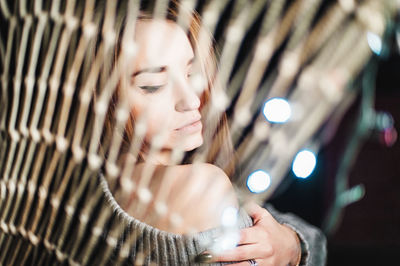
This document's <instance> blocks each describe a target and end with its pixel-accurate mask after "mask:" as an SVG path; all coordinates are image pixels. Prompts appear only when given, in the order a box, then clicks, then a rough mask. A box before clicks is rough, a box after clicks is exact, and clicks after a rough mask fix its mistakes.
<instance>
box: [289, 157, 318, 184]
mask: <svg viewBox="0 0 400 266" xmlns="http://www.w3.org/2000/svg"><path fill="white" fill-rule="evenodd" d="M316 164H317V158H316V157H315V154H314V153H313V152H311V151H309V150H301V151H300V152H299V153H297V155H296V157H295V158H294V160H293V165H292V171H293V173H294V174H295V175H296V176H297V177H300V178H307V177H308V176H309V175H310V174H311V173H312V172H313V171H314V168H315V165H316Z"/></svg>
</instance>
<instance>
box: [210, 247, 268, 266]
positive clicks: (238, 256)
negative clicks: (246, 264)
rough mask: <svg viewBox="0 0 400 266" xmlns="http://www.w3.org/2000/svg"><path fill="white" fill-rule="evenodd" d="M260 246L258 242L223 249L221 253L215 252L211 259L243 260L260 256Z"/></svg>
mask: <svg viewBox="0 0 400 266" xmlns="http://www.w3.org/2000/svg"><path fill="white" fill-rule="evenodd" d="M260 251H262V247H260V245H258V244H249V245H242V246H238V247H236V248H235V249H232V250H228V251H225V252H224V253H222V254H215V255H214V256H213V261H221V262H222V261H245V260H250V259H258V258H261V257H260V255H261V253H262V252H260Z"/></svg>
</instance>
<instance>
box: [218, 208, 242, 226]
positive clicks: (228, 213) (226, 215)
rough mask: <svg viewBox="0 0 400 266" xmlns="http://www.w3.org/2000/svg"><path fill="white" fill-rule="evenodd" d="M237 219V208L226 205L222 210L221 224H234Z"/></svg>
mask: <svg viewBox="0 0 400 266" xmlns="http://www.w3.org/2000/svg"><path fill="white" fill-rule="evenodd" d="M237 219H238V210H237V209H236V208H235V207H227V208H225V210H224V211H223V212H222V217H221V224H222V226H225V227H232V226H235V225H236V223H237Z"/></svg>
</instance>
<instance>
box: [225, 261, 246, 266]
mask: <svg viewBox="0 0 400 266" xmlns="http://www.w3.org/2000/svg"><path fill="white" fill-rule="evenodd" d="M229 265H231V266H249V265H250V262H249V261H248V260H246V261H241V262H238V263H232V264H229Z"/></svg>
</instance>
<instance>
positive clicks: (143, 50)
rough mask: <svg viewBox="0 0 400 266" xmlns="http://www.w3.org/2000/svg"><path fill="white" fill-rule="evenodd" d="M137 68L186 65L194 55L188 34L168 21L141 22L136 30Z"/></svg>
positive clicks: (152, 20)
mask: <svg viewBox="0 0 400 266" xmlns="http://www.w3.org/2000/svg"><path fill="white" fill-rule="evenodd" d="M135 42H136V44H137V47H138V53H137V58H136V63H135V65H136V67H135V68H141V67H148V66H153V65H154V66H159V65H166V66H171V65H174V64H179V63H184V64H186V63H187V61H188V60H190V59H191V58H192V57H193V55H194V53H193V49H192V46H191V44H190V42H189V39H188V37H187V35H186V33H185V32H184V31H183V29H182V28H181V27H179V25H178V24H176V23H174V22H172V21H167V20H156V19H151V20H139V21H138V22H137V24H136V29H135Z"/></svg>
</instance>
